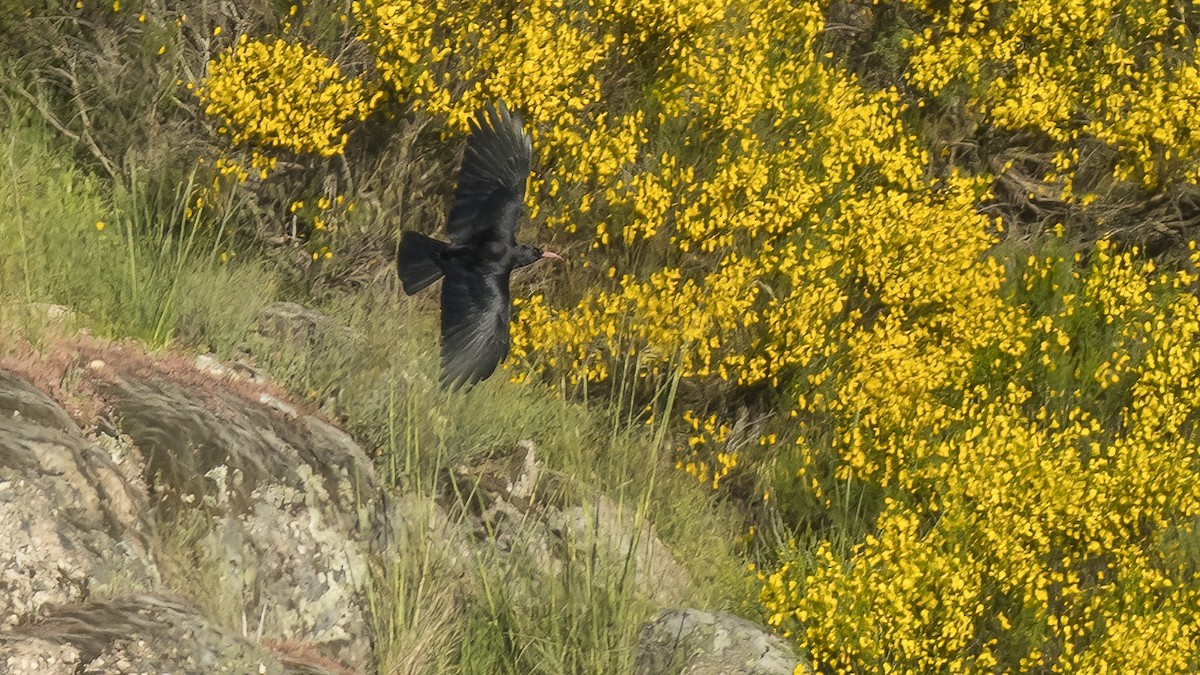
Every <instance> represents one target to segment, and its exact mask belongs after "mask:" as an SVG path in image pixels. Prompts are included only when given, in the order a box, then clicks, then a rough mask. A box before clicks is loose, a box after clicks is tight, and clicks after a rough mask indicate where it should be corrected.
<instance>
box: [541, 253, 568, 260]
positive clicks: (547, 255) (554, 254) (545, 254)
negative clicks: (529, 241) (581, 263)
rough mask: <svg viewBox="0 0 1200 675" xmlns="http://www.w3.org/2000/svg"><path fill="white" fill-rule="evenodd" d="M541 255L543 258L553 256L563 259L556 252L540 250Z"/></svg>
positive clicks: (556, 258)
mask: <svg viewBox="0 0 1200 675" xmlns="http://www.w3.org/2000/svg"><path fill="white" fill-rule="evenodd" d="M542 257H543V258H554V259H555V260H562V259H563V257H562V256H561V255H559V254H557V253H552V252H550V251H542Z"/></svg>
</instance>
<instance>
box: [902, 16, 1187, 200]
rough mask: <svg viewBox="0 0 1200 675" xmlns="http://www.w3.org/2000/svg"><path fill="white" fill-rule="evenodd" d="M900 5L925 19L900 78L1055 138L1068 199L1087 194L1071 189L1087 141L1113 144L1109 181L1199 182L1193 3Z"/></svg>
mask: <svg viewBox="0 0 1200 675" xmlns="http://www.w3.org/2000/svg"><path fill="white" fill-rule="evenodd" d="M909 4H911V5H913V6H914V7H916V8H918V9H920V10H921V11H923V12H925V13H927V15H928V16H929V17H930V19H931V21H930V25H929V27H928V28H926V29H924V30H923V31H921V32H920V33H919V34H917V35H915V36H914V37H913V38H912V40H911V45H910V46H911V49H912V50H913V54H912V64H911V70H910V71H909V73H908V80H909V81H910V82H911V83H912V84H913V85H915V86H917V87H919V88H921V89H923V90H925V91H928V92H929V93H930V94H932V95H934V96H957V97H962V98H965V99H966V100H967V101H969V104H970V106H971V108H972V109H973V111H974V112H975V113H977V114H978V115H979V116H981V117H983V118H986V119H987V120H988V121H990V122H991V123H994V124H996V125H997V126H1000V127H1002V128H1005V129H1009V130H1013V131H1020V130H1033V131H1037V132H1040V133H1042V134H1045V135H1046V136H1047V137H1048V138H1050V139H1051V140H1053V141H1054V142H1055V143H1057V144H1060V147H1061V151H1060V153H1059V154H1058V156H1057V157H1056V158H1055V162H1054V164H1055V167H1054V171H1053V172H1052V179H1053V182H1057V183H1059V184H1060V187H1061V189H1062V190H1063V191H1064V192H1065V196H1066V198H1067V199H1075V198H1080V199H1088V200H1091V199H1095V195H1094V194H1090V195H1089V193H1087V192H1083V193H1079V194H1076V193H1075V191H1074V187H1075V186H1074V180H1073V179H1074V175H1075V169H1076V168H1077V166H1078V165H1079V162H1080V160H1081V157H1080V152H1081V144H1080V143H1079V141H1080V140H1081V139H1085V138H1086V139H1095V140H1097V141H1100V142H1101V143H1103V144H1104V146H1106V147H1107V148H1108V149H1110V150H1111V151H1112V152H1113V153H1114V157H1113V159H1112V162H1111V167H1110V172H1111V176H1112V178H1114V179H1116V180H1118V181H1123V180H1127V179H1132V180H1135V181H1137V182H1138V183H1140V184H1141V185H1142V186H1143V187H1145V188H1147V189H1156V188H1160V187H1163V186H1166V185H1171V184H1173V183H1177V182H1187V183H1195V182H1196V181H1197V180H1198V179H1200V132H1197V131H1196V129H1195V125H1194V124H1192V123H1191V119H1192V115H1193V110H1194V107H1195V100H1196V97H1197V93H1198V92H1200V69H1197V66H1196V62H1195V56H1196V38H1197V27H1198V22H1200V14H1197V10H1196V8H1195V7H1194V6H1193V5H1192V3H1190V2H1178V1H1176V0H1154V1H1151V2H1133V3H1130V2H1115V1H1104V0H1060V1H1056V2H1050V3H1045V2H1043V3H1037V2H1017V3H1011V2H986V1H976V2H966V3H950V4H946V3H939V2H912V3H909ZM1083 151H1084V152H1087V151H1086V150H1083ZM1087 187H1088V186H1086V185H1085V186H1084V189H1085V190H1086V189H1087Z"/></svg>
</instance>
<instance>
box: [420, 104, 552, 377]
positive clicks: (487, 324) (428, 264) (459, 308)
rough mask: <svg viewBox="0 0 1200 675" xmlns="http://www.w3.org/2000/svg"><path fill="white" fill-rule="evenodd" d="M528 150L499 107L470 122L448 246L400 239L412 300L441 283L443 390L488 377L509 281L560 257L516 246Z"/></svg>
mask: <svg viewBox="0 0 1200 675" xmlns="http://www.w3.org/2000/svg"><path fill="white" fill-rule="evenodd" d="M532 154H533V145H532V143H531V141H530V139H529V134H527V133H526V132H525V129H524V127H523V126H522V124H521V118H520V117H519V116H518V115H517V114H516V113H512V112H509V110H508V108H506V107H505V106H504V104H503V103H501V104H500V105H499V106H492V105H488V106H487V107H486V108H484V109H483V110H481V111H479V112H478V113H477V114H476V115H475V118H474V119H473V120H472V121H471V136H470V138H469V139H468V140H467V152H466V155H464V156H463V161H462V169H461V170H460V171H459V174H458V189H457V190H456V191H455V193H454V205H453V206H452V207H451V209H450V219H449V222H448V223H447V225H446V230H447V231H448V233H449V235H450V242H449V243H447V242H444V241H439V240H437V239H433V238H431V237H427V236H425V235H423V234H418V233H417V232H404V233H403V234H402V235H401V236H400V248H399V250H398V251H397V254H396V267H397V269H398V270H399V273H400V282H401V284H402V285H403V286H404V292H405V293H407V294H408V295H412V294H413V293H416V292H418V291H420V290H421V289H423V288H425V287H426V286H428V285H430V284H432V283H433V282H435V281H437V280H438V279H440V278H442V277H443V276H444V277H445V281H444V282H443V283H442V374H441V382H442V386H444V387H448V388H450V389H457V388H458V387H460V386H462V385H463V384H466V383H470V384H474V383H476V382H479V381H480V380H483V379H485V378H487V377H489V376H490V375H491V374H492V373H493V372H494V371H495V370H496V366H497V365H498V364H499V363H500V362H501V361H503V360H504V359H505V357H507V356H508V347H509V317H510V314H511V311H512V307H511V301H510V299H509V293H508V280H509V276H510V275H511V274H512V271H513V270H514V269H516V268H518V267H524V266H525V265H531V264H533V263H535V262H537V261H538V260H541V259H542V258H557V259H559V260H562V257H561V256H559V255H557V254H555V253H551V252H549V251H542V249H540V248H536V247H534V246H529V245H527V244H518V243H517V219H518V217H519V216H520V215H521V212H522V211H523V209H524V201H525V180H526V178H527V177H528V176H529V163H530V159H531V156H532Z"/></svg>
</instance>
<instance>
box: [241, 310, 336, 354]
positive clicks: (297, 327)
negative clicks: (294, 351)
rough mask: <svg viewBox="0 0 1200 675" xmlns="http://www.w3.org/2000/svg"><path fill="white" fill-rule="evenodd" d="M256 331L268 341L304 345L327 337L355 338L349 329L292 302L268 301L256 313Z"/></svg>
mask: <svg viewBox="0 0 1200 675" xmlns="http://www.w3.org/2000/svg"><path fill="white" fill-rule="evenodd" d="M256 332H257V333H258V335H259V336H260V337H262V338H265V339H266V340H267V341H269V342H279V343H284V344H289V345H291V346H292V347H295V348H305V347H309V346H312V345H313V344H314V343H317V342H320V341H322V340H326V339H328V338H330V337H331V336H336V337H343V338H350V339H355V338H356V336H355V334H354V332H353V331H351V330H350V329H349V328H346V327H345V326H342V325H340V324H338V323H337V322H335V321H334V320H332V319H330V318H329V317H327V316H325V315H324V314H322V313H320V312H318V311H316V310H314V309H309V308H308V307H305V306H304V305H299V304H296V303H294V302H272V303H271V304H269V305H267V306H266V307H264V308H263V310H262V312H260V313H259V315H258V324H257V329H256Z"/></svg>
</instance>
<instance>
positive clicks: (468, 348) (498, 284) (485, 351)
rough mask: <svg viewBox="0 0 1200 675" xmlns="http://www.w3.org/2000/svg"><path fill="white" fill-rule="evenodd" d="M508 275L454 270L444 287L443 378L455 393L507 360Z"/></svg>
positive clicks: (477, 380) (481, 378) (450, 271)
mask: <svg viewBox="0 0 1200 675" xmlns="http://www.w3.org/2000/svg"><path fill="white" fill-rule="evenodd" d="M508 279H509V273H508V272H492V273H484V272H482V271H481V270H478V269H468V268H464V267H460V266H457V265H456V266H452V267H450V268H449V269H448V270H447V271H446V280H445V281H444V282H443V285H442V375H441V380H442V384H443V385H444V386H447V387H449V388H451V389H457V388H458V387H460V386H462V385H463V384H474V383H476V382H479V381H480V380H483V379H485V378H487V377H489V376H490V375H491V374H492V373H493V372H495V370H496V366H497V365H498V364H499V363H500V362H501V361H503V360H504V359H505V358H506V357H507V356H508V347H509V318H510V315H511V307H510V302H509V293H508Z"/></svg>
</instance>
